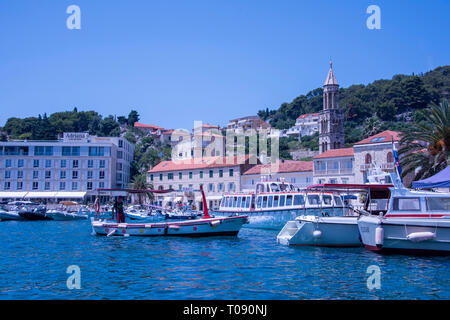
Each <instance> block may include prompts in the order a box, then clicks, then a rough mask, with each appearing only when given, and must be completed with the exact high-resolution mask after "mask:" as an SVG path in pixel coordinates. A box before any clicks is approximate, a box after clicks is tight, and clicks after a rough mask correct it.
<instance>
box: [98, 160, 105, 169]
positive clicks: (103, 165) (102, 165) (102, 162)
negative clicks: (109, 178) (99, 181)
mask: <svg viewBox="0 0 450 320" xmlns="http://www.w3.org/2000/svg"><path fill="white" fill-rule="evenodd" d="M99 165H100V168H105V167H106V161H105V160H100V163H99Z"/></svg>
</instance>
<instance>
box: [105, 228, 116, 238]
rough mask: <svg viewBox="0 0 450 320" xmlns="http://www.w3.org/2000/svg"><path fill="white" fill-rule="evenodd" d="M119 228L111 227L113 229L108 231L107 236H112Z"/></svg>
mask: <svg viewBox="0 0 450 320" xmlns="http://www.w3.org/2000/svg"><path fill="white" fill-rule="evenodd" d="M116 230H117V229H111V231H109V232H108V234H107V235H106V236H107V237H110V236H112V235H113V234H114V232H116Z"/></svg>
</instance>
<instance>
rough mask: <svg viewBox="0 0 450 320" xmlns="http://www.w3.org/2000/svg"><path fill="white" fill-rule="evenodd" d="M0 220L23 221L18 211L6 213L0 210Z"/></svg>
mask: <svg viewBox="0 0 450 320" xmlns="http://www.w3.org/2000/svg"><path fill="white" fill-rule="evenodd" d="M0 220H1V221H6V220H23V218H22V217H21V216H20V215H19V212H18V211H7V210H3V209H0Z"/></svg>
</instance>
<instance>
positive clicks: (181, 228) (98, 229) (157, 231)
mask: <svg viewBox="0 0 450 320" xmlns="http://www.w3.org/2000/svg"><path fill="white" fill-rule="evenodd" d="M245 223H247V217H246V216H236V217H226V218H211V219H199V220H189V221H180V222H156V223H114V222H111V221H95V220H92V229H93V231H94V232H95V233H96V234H97V235H107V236H184V237H205V236H223V235H226V236H235V235H237V234H238V233H239V231H240V229H241V227H242V225H243V224H245Z"/></svg>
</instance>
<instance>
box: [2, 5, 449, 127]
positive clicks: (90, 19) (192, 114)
mask: <svg viewBox="0 0 450 320" xmlns="http://www.w3.org/2000/svg"><path fill="white" fill-rule="evenodd" d="M71 4H76V5H78V6H79V7H80V8H81V30H68V29H67V28H66V19H67V17H68V16H69V15H68V14H67V13H66V8H67V7H68V6H69V5H71ZM371 4H376V5H378V6H380V8H381V27H382V29H381V30H369V29H367V27H366V19H367V18H368V16H369V15H368V14H366V8H367V7H368V6H369V5H371ZM449 12H450V1H448V0H433V1H413V0H408V1H406V0H396V1H379V0H373V1H356V0H346V1H325V0H308V1H306V0H304V1H302V0H292V1H288V0H280V1H275V0H273V1H264V0H185V1H173V0H161V1H152V0H146V1H144V0H143V1H133V0H129V1H123V0H114V1H100V0H71V1H65V0H45V1H43V0H30V1H21V0H17V1H6V0H2V1H0V106H1V113H0V125H4V123H5V122H6V120H7V118H9V117H13V116H17V117H25V116H36V115H37V114H38V113H41V114H43V113H44V112H47V114H49V113H52V112H56V111H65V110H71V109H72V108H73V107H75V106H76V107H77V108H78V110H91V109H93V110H96V111H98V112H99V113H101V114H103V115H109V114H113V115H117V116H119V115H127V114H128V112H129V111H130V109H131V108H134V109H136V110H137V111H138V112H139V114H140V115H141V121H142V122H144V123H149V124H155V125H159V126H163V127H166V128H187V129H189V128H192V126H193V121H194V120H202V121H203V122H204V123H210V124H220V125H224V124H226V123H227V122H228V120H229V119H232V118H237V117H241V116H246V115H252V114H256V112H257V111H258V110H259V109H263V108H266V107H269V108H278V106H279V105H280V104H281V103H283V102H290V101H292V99H293V98H295V97H296V96H298V95H300V94H304V93H307V92H308V91H310V90H312V89H315V88H317V87H319V86H322V84H323V81H324V80H325V77H326V74H327V71H328V61H329V59H330V57H332V59H333V62H334V69H335V74H336V77H337V80H338V81H339V83H340V85H341V86H343V87H347V86H349V85H351V84H359V83H363V84H367V83H370V82H372V81H373V80H376V79H380V78H385V79H386V78H389V79H390V78H391V77H392V76H393V75H394V74H398V73H404V74H411V73H413V72H414V73H419V72H426V71H429V70H431V69H433V68H435V67H437V66H442V65H447V64H450V59H449V48H450V41H449V36H448V32H449V30H450V19H449Z"/></svg>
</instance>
